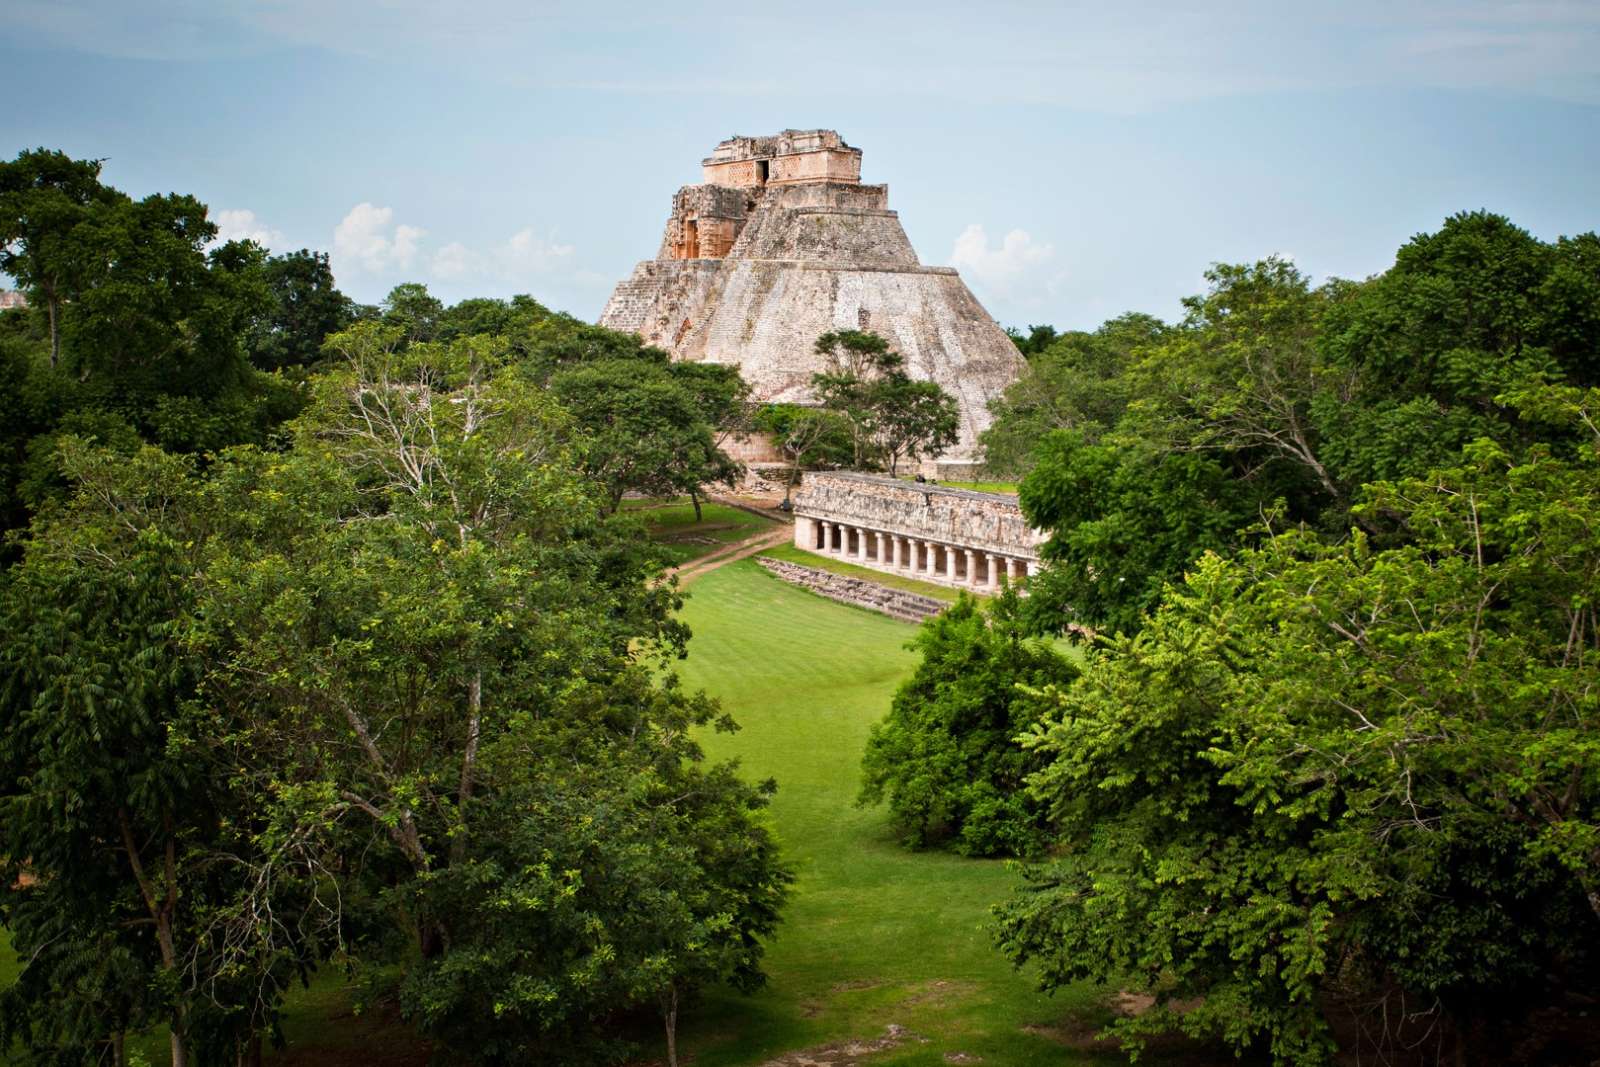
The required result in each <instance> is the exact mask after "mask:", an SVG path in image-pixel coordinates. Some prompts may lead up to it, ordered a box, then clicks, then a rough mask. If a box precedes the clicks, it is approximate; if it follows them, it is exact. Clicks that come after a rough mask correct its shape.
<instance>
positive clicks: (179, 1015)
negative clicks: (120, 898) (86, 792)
mask: <svg viewBox="0 0 1600 1067" xmlns="http://www.w3.org/2000/svg"><path fill="white" fill-rule="evenodd" d="M117 821H118V823H119V824H120V826H121V829H122V844H123V848H124V849H125V850H126V851H127V853H128V865H129V866H130V867H132V868H133V877H134V879H135V880H136V881H137V882H138V883H139V894H140V895H141V896H142V897H144V904H145V907H146V908H148V909H149V911H150V917H151V918H152V919H154V920H155V924H156V942H157V944H159V945H160V946H161V965H162V966H163V967H165V968H166V969H167V970H169V971H175V970H176V969H177V966H178V952H177V948H176V946H175V945H174V943H173V939H172V917H173V914H174V912H175V911H176V910H177V907H178V840H177V838H176V837H174V836H172V814H171V813H170V812H168V813H167V814H166V816H165V819H164V821H165V823H166V830H167V842H166V850H165V856H164V859H165V863H164V866H163V870H162V876H163V881H164V882H165V883H166V884H165V885H164V886H163V887H162V888H163V890H164V896H163V897H162V898H161V899H160V900H157V898H156V888H155V884H154V883H153V882H151V880H150V876H149V873H148V872H147V871H146V870H145V866H144V860H143V858H142V857H140V855H139V843H138V841H137V840H136V839H135V838H134V836H133V823H132V822H131V821H129V819H128V813H127V811H126V810H122V811H118V812H117ZM188 1024H189V1012H188V1006H187V1004H186V1002H185V1001H184V1000H183V998H181V997H180V998H179V999H178V1000H177V1002H176V1003H174V1004H173V1006H172V1019H171V1026H172V1067H189V1046H188Z"/></svg>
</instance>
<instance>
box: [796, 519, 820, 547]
mask: <svg viewBox="0 0 1600 1067" xmlns="http://www.w3.org/2000/svg"><path fill="white" fill-rule="evenodd" d="M794 547H796V548H803V549H805V550H806V551H807V552H815V551H816V550H817V521H816V520H815V519H809V518H807V517H805V516H804V515H796V516H795V517H794Z"/></svg>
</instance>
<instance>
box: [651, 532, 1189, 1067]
mask: <svg viewBox="0 0 1600 1067" xmlns="http://www.w3.org/2000/svg"><path fill="white" fill-rule="evenodd" d="M873 576H874V577H875V578H876V577H877V575H876V573H875V572H873ZM684 618H685V620H686V621H687V622H688V623H689V624H690V626H691V627H693V629H694V639H693V641H692V642H691V643H690V654H689V659H688V661H687V662H686V663H685V664H683V674H684V678H685V681H687V682H688V683H689V684H691V685H694V686H700V687H704V688H705V689H707V690H709V691H710V692H711V693H713V694H715V695H716V696H718V697H720V698H721V700H722V702H723V704H724V706H725V707H726V708H727V709H728V710H729V711H730V712H732V713H733V715H734V717H735V718H736V719H737V720H738V721H739V722H740V724H741V725H742V727H743V729H742V730H741V731H740V732H739V733H737V734H734V735H732V736H728V735H715V736H710V737H707V738H706V745H707V747H708V749H709V750H710V752H711V754H712V755H713V756H715V757H718V758H728V757H737V758H739V759H740V760H741V761H742V763H743V766H744V768H745V771H746V773H747V774H749V775H750V776H751V777H753V778H764V777H767V776H769V775H770V776H773V777H775V778H777V780H778V783H779V791H778V795H777V797H776V798H775V800H774V802H773V806H772V808H771V816H772V819H773V821H774V823H775V825H776V828H777V830H778V833H779V834H780V836H781V838H782V841H783V846H784V850H785V854H786V855H787V857H788V859H789V862H790V863H791V864H792V865H793V866H794V867H795V869H796V871H797V873H798V876H799V878H798V881H797V882H796V884H795V887H794V895H793V898H792V900H791V903H790V905H789V907H788V909H787V911H786V913H785V919H784V924H783V927H782V928H781V929H780V931H779V934H778V937H777V939H776V940H775V941H774V943H773V944H772V946H771V950H770V954H769V956H768V968H767V969H768V971H769V973H770V975H771V981H770V984H769V986H768V988H767V989H765V990H764V991H762V992H761V993H758V994H756V995H755V996H754V997H749V998H746V997H741V996H739V995H738V994H735V993H731V992H721V991H718V992H713V993H712V994H710V995H709V997H708V1000H707V1003H706V1004H705V1005H704V1006H703V1007H702V1008H701V1009H700V1010H699V1011H697V1012H695V1013H693V1014H691V1015H690V1016H688V1017H687V1018H686V1020H685V1021H684V1023H683V1024H682V1026H683V1030H684V1034H683V1037H682V1038H681V1039H680V1040H681V1042H682V1043H684V1044H686V1045H687V1047H688V1049H689V1050H691V1051H692V1052H693V1053H694V1056H695V1063H696V1064H697V1065H698V1067H718V1065H724V1064H728V1065H732V1064H754V1063H760V1062H761V1061H762V1060H763V1059H765V1058H767V1057H771V1056H774V1055H777V1054H779V1053H782V1052H785V1051H790V1050H795V1049H801V1048H808V1047H812V1046H816V1045H820V1044H825V1043H829V1042H833V1041H838V1040H841V1039H845V1038H874V1037H877V1036H879V1035H880V1034H882V1033H883V1030H884V1027H886V1026H887V1025H889V1024H890V1023H898V1024H900V1025H901V1026H905V1027H908V1028H909V1029H910V1030H912V1031H913V1032H915V1033H917V1034H919V1035H922V1036H923V1037H926V1038H927V1039H928V1041H927V1042H926V1043H919V1042H907V1043H906V1044H904V1045H902V1046H900V1047H899V1048H897V1049H894V1050H892V1051H889V1052H886V1053H883V1054H882V1055H880V1056H876V1057H874V1058H873V1060H872V1062H873V1063H874V1064H878V1063H882V1064H930V1065H931V1064H943V1063H945V1062H947V1061H946V1059H945V1055H946V1053H951V1054H954V1053H966V1054H968V1055H972V1056H981V1057H982V1058H983V1062H984V1063H986V1064H991V1065H993V1064H1035V1063H1045V1064H1084V1063H1102V1062H1103V1063H1113V1062H1126V1060H1125V1059H1123V1058H1121V1057H1119V1056H1115V1055H1107V1054H1105V1053H1101V1052H1086V1051H1083V1050H1082V1049H1081V1048H1072V1047H1069V1046H1068V1045H1066V1044H1063V1043H1062V1042H1060V1041H1058V1040H1055V1039H1053V1038H1051V1037H1050V1036H1047V1035H1046V1034H1041V1033H1038V1032H1031V1031H1039V1030H1043V1031H1056V1032H1060V1030H1059V1028H1061V1027H1063V1026H1065V1027H1067V1028H1069V1030H1070V1031H1071V1032H1072V1033H1074V1034H1081V1033H1083V1032H1084V1023H1085V1022H1086V1021H1087V1022H1088V1023H1090V1024H1091V1026H1093V1025H1098V1023H1099V1022H1101V1021H1103V1020H1104V1019H1105V1018H1106V1017H1107V1016H1106V1015H1105V1013H1104V1011H1103V1010H1102V1009H1100V1008H1099V1007H1098V1006H1097V1005H1098V1003H1099V1001H1100V999H1101V997H1102V993H1101V992H1100V991H1097V990H1093V989H1088V988H1081V989H1073V990H1069V991H1066V992H1064V993H1061V994H1058V995H1057V996H1055V997H1054V998H1051V997H1047V996H1044V995H1042V994H1039V993H1037V992H1035V991H1034V989H1033V988H1032V985H1031V982H1030V980H1029V979H1028V977H1027V976H1026V975H1019V974H1017V973H1015V972H1013V971H1012V969H1011V968H1010V966H1009V965H1008V964H1007V963H1006V962H1005V961H1004V959H1003V958H1002V957H1001V956H1000V955H999V954H998V953H996V952H995V951H994V950H993V949H992V948H991V947H990V944H989V935H988V932H987V930H986V925H987V923H988V921H989V911H988V909H989V906H990V905H991V904H992V903H994V902H996V901H998V900H1000V899H1001V898H1003V897H1004V896H1005V895H1006V894H1007V892H1008V890H1009V888H1010V887H1011V885H1012V884H1013V881H1014V879H1015V875H1014V874H1013V872H1012V871H1011V870H1009V869H1008V868H1007V866H1006V865H1005V864H1004V863H1000V862H992V861H978V860H964V859H959V858H956V857H952V856H947V855H943V854H940V853H913V852H909V851H907V850H905V849H903V848H901V847H900V846H899V845H898V844H897V843H896V842H895V840H894V837H893V834H892V833H891V831H890V829H889V827H888V825H887V822H886V818H885V814H884V812H883V810H882V809H873V810H866V811H863V810H861V809H858V808H856V807H854V800H855V794H856V787H857V782H858V780H859V771H858V762H859V760H860V756H861V751H862V747H863V745H864V743H865V741H866V736H867V729H868V727H869V726H870V724H871V723H873V722H874V721H876V720H877V719H879V718H880V717H881V716H882V715H883V713H884V711H885V710H886V709H887V706H888V703H889V698H890V695H891V694H892V693H893V691H894V689H895V687H896V685H897V684H898V683H899V682H900V680H901V679H902V678H904V677H905V676H906V674H907V673H908V672H909V671H910V670H911V668H912V666H913V663H914V657H913V656H912V654H911V653H910V652H908V651H906V650H905V648H904V645H905V642H906V641H907V639H909V638H910V637H911V635H912V633H913V632H914V631H913V628H912V627H911V626H909V625H907V624H904V623H899V622H895V621H893V620H891V619H888V618H886V617H884V616H881V615H877V614H874V613H871V612H867V611H863V610H860V609H857V608H851V607H846V606H844V605H841V604H836V603H834V602H832V601H828V600H824V599H822V598H821V597H817V596H813V595H811V594H808V593H805V592H803V591H801V590H799V589H796V588H794V587H792V586H788V585H785V584H783V583H782V582H779V581H778V580H777V579H775V578H773V577H771V576H770V575H768V574H766V573H765V572H763V571H762V570H761V569H760V568H759V567H758V566H757V565H756V564H755V563H754V562H753V561H744V562H741V563H736V564H731V565H729V566H727V567H724V568H722V569H720V570H718V571H716V572H715V573H712V574H709V575H707V576H706V577H705V578H704V579H703V580H702V581H701V582H700V584H699V585H697V586H696V587H695V588H694V589H693V591H692V595H691V597H690V598H689V602H688V605H687V607H686V608H685V611H684ZM1076 1043H1077V1042H1074V1044H1076ZM1152 1062H1160V1060H1159V1059H1156V1060H1154V1061H1152Z"/></svg>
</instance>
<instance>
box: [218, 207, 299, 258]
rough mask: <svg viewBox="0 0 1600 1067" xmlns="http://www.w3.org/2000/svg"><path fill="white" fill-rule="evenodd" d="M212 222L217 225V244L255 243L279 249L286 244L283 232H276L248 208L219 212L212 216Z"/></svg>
mask: <svg viewBox="0 0 1600 1067" xmlns="http://www.w3.org/2000/svg"><path fill="white" fill-rule="evenodd" d="M211 221H212V222H214V223H216V224H217V239H216V243H217V244H225V243H227V242H228V241H254V242H255V243H256V244H258V245H260V246H261V247H263V248H278V247H281V246H282V245H283V244H285V243H286V240H287V239H286V238H285V237H284V236H283V233H282V231H280V230H274V229H273V228H272V227H270V226H268V225H267V224H266V222H264V221H263V220H261V219H258V218H256V213H255V212H254V211H251V210H249V209H247V208H232V209H229V210H226V211H219V212H217V213H216V214H215V215H213V216H212V218H211Z"/></svg>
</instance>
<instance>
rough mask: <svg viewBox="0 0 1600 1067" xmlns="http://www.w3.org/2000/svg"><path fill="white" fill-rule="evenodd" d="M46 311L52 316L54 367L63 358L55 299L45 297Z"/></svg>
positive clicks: (51, 346) (51, 344)
mask: <svg viewBox="0 0 1600 1067" xmlns="http://www.w3.org/2000/svg"><path fill="white" fill-rule="evenodd" d="M44 310H45V314H46V315H48V316H50V366H52V367H54V366H55V365H56V363H57V361H59V360H60V358H61V331H60V330H59V329H58V328H57V327H56V300H55V297H53V296H49V295H46V296H45V300H44Z"/></svg>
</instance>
